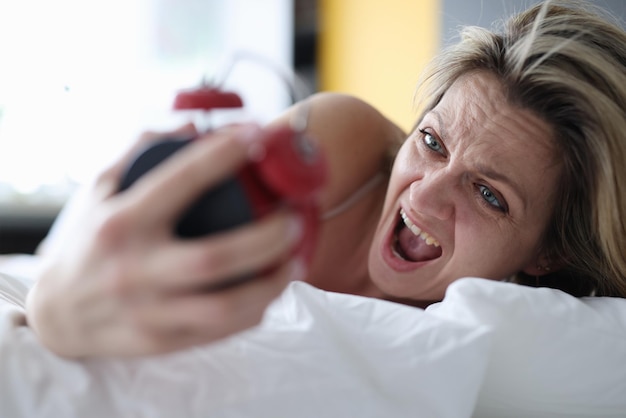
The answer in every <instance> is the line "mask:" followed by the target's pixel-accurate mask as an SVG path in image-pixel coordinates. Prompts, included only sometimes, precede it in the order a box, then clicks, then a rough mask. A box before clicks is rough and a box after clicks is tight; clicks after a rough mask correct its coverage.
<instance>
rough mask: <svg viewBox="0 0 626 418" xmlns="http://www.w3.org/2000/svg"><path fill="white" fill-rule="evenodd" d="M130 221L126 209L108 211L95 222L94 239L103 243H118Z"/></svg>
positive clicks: (125, 232)
mask: <svg viewBox="0 0 626 418" xmlns="http://www.w3.org/2000/svg"><path fill="white" fill-rule="evenodd" d="M131 223H132V219H131V216H130V213H129V211H128V210H119V211H114V212H110V213H108V214H106V215H104V216H103V217H102V218H101V219H100V220H99V222H97V226H96V239H97V240H98V241H99V242H101V243H102V244H104V245H107V244H115V243H118V242H119V240H120V239H121V238H122V237H124V236H125V235H126V234H127V232H128V230H129V227H130V226H131Z"/></svg>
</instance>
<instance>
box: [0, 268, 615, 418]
mask: <svg viewBox="0 0 626 418" xmlns="http://www.w3.org/2000/svg"><path fill="white" fill-rule="evenodd" d="M0 283H1V286H0V289H1V290H0V294H4V295H5V296H4V300H3V301H2V299H3V298H2V297H0V370H1V372H0V417H3V418H4V417H7V418H13V417H15V418H17V417H55V418H58V417H113V416H115V417H455V418H459V417H470V416H477V417H491V416H493V417H503V416H507V417H516V416H519V417H535V416H537V417H542V416H543V417H559V416H581V417H582V416H585V417H609V416H610V417H618V416H626V400H625V399H624V396H623V394H624V393H626V368H625V366H624V364H623V359H624V358H626V315H624V313H625V312H626V306H625V305H624V303H626V302H625V301H623V300H613V299H610V298H597V299H595V300H591V299H589V300H584V299H583V300H580V299H575V298H572V297H570V296H568V295H565V294H563V293H561V292H557V291H553V290H548V289H530V288H523V287H521V286H516V285H513V284H507V283H498V282H491V281H487V280H483V279H473V278H467V279H462V280H459V281H457V282H456V283H454V284H453V285H452V286H451V287H450V288H449V290H448V293H447V295H446V298H445V299H444V301H443V302H441V303H439V304H436V305H434V306H433V307H432V308H429V309H427V310H426V311H424V310H420V309H415V308H410V307H406V306H403V305H398V304H393V303H390V302H384V301H380V300H374V299H367V298H362V297H357V296H350V295H340V294H334V293H328V292H323V291H320V290H318V289H315V288H313V287H311V286H309V285H306V284H304V283H293V284H292V285H290V287H288V289H287V290H286V291H285V292H284V293H283V295H282V296H281V297H280V298H279V299H278V300H277V301H276V302H275V303H274V304H273V305H272V306H271V307H270V308H269V309H268V311H267V312H266V316H265V318H264V321H263V323H262V324H261V325H260V326H259V327H257V328H255V329H253V330H250V331H247V332H245V333H242V334H240V335H237V336H234V337H232V338H230V339H228V340H225V341H223V342H221V343H219V344H214V345H210V346H204V347H197V348H193V349H190V350H186V351H183V352H179V353H175V354H170V355H167V356H160V357H155V358H150V359H135V360H106V361H86V362H70V361H65V360H62V359H60V358H58V357H55V356H54V355H52V354H51V353H49V352H47V351H46V350H45V349H43V348H42V347H41V346H40V345H39V344H38V343H37V341H36V339H35V338H34V336H33V334H32V333H31V332H30V330H29V329H28V328H27V327H25V326H24V320H23V311H22V308H20V307H19V306H17V305H19V303H20V301H23V298H24V296H25V294H26V291H27V286H25V285H23V284H22V283H21V282H20V281H19V280H15V279H13V278H11V277H8V276H0ZM16 303H17V305H16Z"/></svg>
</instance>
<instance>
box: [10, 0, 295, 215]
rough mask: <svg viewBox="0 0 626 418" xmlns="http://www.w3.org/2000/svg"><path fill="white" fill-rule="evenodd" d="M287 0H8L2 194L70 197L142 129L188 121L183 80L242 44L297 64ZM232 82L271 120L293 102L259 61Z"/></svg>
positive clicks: (214, 69) (190, 80) (282, 63)
mask: <svg viewBox="0 0 626 418" xmlns="http://www.w3.org/2000/svg"><path fill="white" fill-rule="evenodd" d="M292 7H293V6H292V1H291V0H263V1H258V0H229V1H221V0H212V1H211V0H131V1H128V0H109V1H84V0H19V1H18V0H0V57H2V59H1V60H0V62H1V63H2V64H0V204H3V203H5V202H7V201H9V202H10V201H15V200H16V199H17V200H20V199H21V200H23V201H25V200H38V199H39V200H46V199H47V200H51V199H60V200H63V199H65V198H66V197H67V196H68V194H69V193H70V192H71V191H72V190H73V189H74V188H75V186H76V185H79V184H82V183H85V182H88V181H89V180H90V179H91V178H92V177H93V176H94V175H95V174H96V173H97V172H98V171H99V170H100V169H101V168H103V167H104V166H105V165H106V164H107V163H108V162H109V161H110V160H111V159H113V158H114V157H115V156H117V155H119V153H120V152H121V151H122V150H123V149H124V148H125V147H126V146H128V144H129V143H130V142H131V141H133V140H134V138H135V137H136V136H137V135H138V133H139V132H141V131H143V130H155V129H165V128H168V127H171V126H173V125H175V124H177V123H180V122H182V121H181V120H180V118H176V117H175V115H173V114H172V112H171V111H170V105H171V103H172V99H173V97H174V93H175V92H176V90H178V89H181V88H188V87H191V86H194V85H197V84H198V83H199V82H200V81H201V80H202V79H203V78H209V79H210V78H212V77H213V76H215V74H218V73H219V72H220V70H222V69H223V68H224V67H225V66H226V65H227V64H226V63H227V62H228V61H229V60H230V58H231V57H232V56H233V54H236V53H239V52H241V51H246V52H252V53H254V54H255V55H258V56H262V57H264V58H265V59H267V60H269V61H270V62H272V63H274V64H275V65H277V66H278V67H282V68H284V69H287V70H288V69H290V68H291V61H292V57H291V51H292V42H293V34H292V31H293V29H292V26H293V22H292V15H293V13H292V12H293V11H292ZM226 87H228V88H229V89H231V90H234V91H236V92H238V93H239V94H240V95H241V96H242V97H243V99H244V103H246V109H247V111H249V112H250V113H251V114H252V115H254V118H255V119H257V120H258V121H259V122H261V123H263V122H266V121H268V120H270V119H271V118H273V117H275V116H276V115H277V114H278V113H280V112H281V111H282V110H284V109H285V107H286V106H287V105H288V104H289V95H288V92H287V90H286V87H285V86H284V83H283V81H282V80H281V79H280V78H279V77H277V76H276V74H273V73H272V71H269V70H268V68H263V66H260V65H258V64H257V63H254V62H244V61H242V62H241V64H237V65H236V66H235V67H234V68H233V72H232V74H231V75H229V76H228V77H227V79H226Z"/></svg>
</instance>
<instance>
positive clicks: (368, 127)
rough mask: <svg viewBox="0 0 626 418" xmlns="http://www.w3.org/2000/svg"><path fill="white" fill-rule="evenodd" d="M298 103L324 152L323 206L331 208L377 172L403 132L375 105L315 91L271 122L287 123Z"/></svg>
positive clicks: (384, 163)
mask: <svg viewBox="0 0 626 418" xmlns="http://www.w3.org/2000/svg"><path fill="white" fill-rule="evenodd" d="M298 106H309V109H308V112H309V113H308V124H307V131H308V133H309V134H310V135H311V136H312V137H314V138H315V139H316V140H317V141H318V142H319V144H320V146H321V147H322V149H323V151H324V152H325V154H326V156H327V158H328V162H329V170H330V182H329V185H328V187H327V188H326V189H325V190H324V192H323V193H322V206H323V207H324V208H326V209H328V208H332V207H334V206H335V205H336V204H338V203H340V202H341V201H342V200H343V199H345V198H346V196H349V195H350V194H351V193H352V192H354V190H356V189H357V188H359V187H360V186H361V185H363V183H365V182H366V181H368V180H369V179H371V178H372V177H373V176H375V175H376V174H377V173H378V172H381V171H384V170H385V169H386V164H387V162H388V159H389V154H390V150H392V149H394V148H395V147H396V146H397V144H398V143H400V142H402V140H403V139H404V138H405V133H404V132H403V131H402V130H401V129H400V128H399V127H398V126H397V125H395V124H394V123H393V122H391V121H390V120H389V119H388V118H386V117H385V116H384V115H383V114H381V113H380V112H379V111H378V110H377V109H376V108H375V107H374V106H372V105H370V104H368V103H366V102H365V101H363V100H361V99H358V98H356V97H354V96H350V95H346V94H340V93H317V94H315V95H313V96H311V97H309V98H308V99H307V100H306V101H305V102H303V103H298V104H296V105H294V106H293V107H292V108H290V109H289V110H288V111H287V112H286V113H285V114H284V115H282V116H281V117H280V118H279V119H278V120H276V121H275V122H273V123H287V121H288V120H289V118H290V117H291V116H292V114H293V112H295V111H296V109H297V107H298Z"/></svg>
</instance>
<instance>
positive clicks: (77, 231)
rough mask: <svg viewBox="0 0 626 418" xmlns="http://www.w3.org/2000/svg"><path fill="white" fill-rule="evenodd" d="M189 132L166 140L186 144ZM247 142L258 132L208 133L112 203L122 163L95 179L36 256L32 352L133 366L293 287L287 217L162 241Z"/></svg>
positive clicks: (295, 227) (233, 325)
mask: <svg viewBox="0 0 626 418" xmlns="http://www.w3.org/2000/svg"><path fill="white" fill-rule="evenodd" d="M192 129H193V128H192V127H186V128H184V129H183V130H184V131H185V132H177V133H178V134H191V135H192V136H193V134H195V131H191V130H192ZM258 137H259V128H258V127H256V128H255V127H251V126H247V128H238V129H230V130H221V131H218V132H216V133H213V134H209V135H207V138H200V139H198V140H196V141H194V142H193V143H192V144H191V145H189V146H187V147H186V148H185V149H183V150H181V151H179V152H178V153H177V154H175V155H173V156H172V157H170V158H169V159H167V160H166V161H164V162H163V163H162V164H160V165H159V166H158V167H155V168H154V169H153V170H151V171H150V172H149V173H147V174H146V175H145V176H143V177H142V178H141V179H139V180H138V181H137V182H136V183H135V184H134V185H133V187H131V188H130V189H128V190H126V191H124V192H123V193H117V189H118V187H119V183H120V178H121V175H122V172H123V171H124V168H125V167H126V166H127V165H128V163H129V161H130V157H131V156H132V155H134V152H132V151H131V152H129V153H128V154H127V155H126V156H125V157H123V158H122V159H121V160H119V161H118V162H117V163H116V164H115V165H113V166H112V167H111V168H110V169H108V170H107V171H105V172H104V173H103V174H102V175H101V176H100V178H99V180H98V181H97V182H96V183H95V185H94V187H93V188H92V189H91V190H90V192H89V194H88V196H87V199H86V203H85V204H84V205H83V207H82V208H81V210H80V211H79V213H75V214H73V215H72V218H71V219H69V220H68V221H67V222H66V224H65V225H64V231H61V233H62V234H64V238H63V237H62V238H60V239H58V241H57V243H56V244H55V245H54V247H52V248H49V249H48V251H47V252H45V253H44V255H43V256H42V257H43V260H42V270H41V271H42V273H41V275H40V277H39V280H38V281H37V283H36V285H35V287H34V288H33V289H32V290H31V292H30V293H29V296H28V300H27V317H28V323H29V325H30V326H31V327H32V328H33V330H34V331H35V332H36V334H37V335H38V337H39V339H40V341H41V342H42V343H43V344H44V345H45V346H46V347H48V348H49V349H51V350H52V351H54V352H56V353H57V354H59V355H62V356H67V357H94V356H95V357H98V356H109V355H143V354H155V353H162V352H167V351H172V350H176V349H181V348H185V347H189V346H192V345H197V344H201V343H207V342H210V341H214V340H216V339H219V338H222V337H225V336H227V335H230V334H233V333H235V332H238V331H241V330H243V329H246V328H249V327H251V326H253V325H255V324H256V323H258V322H259V321H260V319H261V317H262V313H263V311H264V310H265V308H266V307H267V305H268V304H269V303H270V301H271V300H273V299H274V298H275V297H276V296H277V295H278V294H279V293H280V292H281V291H282V290H283V288H284V287H285V286H286V284H287V283H288V282H289V281H291V280H295V279H301V278H303V276H304V272H303V270H304V267H303V266H302V263H301V261H300V260H298V259H293V260H292V259H290V256H289V255H290V254H291V252H292V251H293V247H294V246H295V244H296V243H297V241H298V240H299V237H300V234H301V224H300V220H299V219H298V217H297V216H296V215H295V214H294V213H291V212H290V211H288V210H279V211H277V212H275V213H273V214H271V215H269V216H267V217H266V218H264V219H263V220H261V221H259V222H256V223H254V224H250V225H246V226H243V227H240V228H237V229H235V230H233V231H228V232H224V233H220V234H215V235H211V236H207V237H202V238H198V239H193V240H184V239H180V238H177V237H176V236H174V234H173V232H172V231H173V230H174V224H175V223H176V221H177V220H178V218H179V216H180V213H181V212H182V211H183V210H184V209H185V208H186V207H188V206H189V205H190V204H191V203H192V202H193V201H194V200H195V199H196V197H197V196H198V195H200V194H201V193H202V192H203V191H205V190H207V189H209V188H211V187H212V186H213V185H214V184H216V183H217V182H219V181H220V180H221V179H223V178H225V177H226V176H229V175H230V174H231V173H232V172H233V171H234V170H235V169H236V167H239V166H241V165H242V164H244V163H245V161H246V159H247V157H248V155H249V152H250V147H251V142H252V140H254V138H258ZM153 139H154V138H152V140H153ZM149 140H150V138H148V139H147V140H146V139H144V140H143V141H141V142H146V141H149ZM268 242H271V243H272V245H267V243H268ZM269 265H273V266H277V268H276V269H273V270H271V272H269V273H267V274H266V277H262V278H260V279H259V280H251V281H248V282H246V283H244V284H241V285H239V286H235V287H232V288H228V289H226V290H223V291H220V292H199V291H194V290H195V289H198V288H201V287H205V286H210V285H211V284H215V283H219V282H221V281H223V280H224V279H228V278H231V277H237V276H238V275H241V274H242V273H244V272H248V271H261V270H262V269H263V268H266V267H267V266H269Z"/></svg>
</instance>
